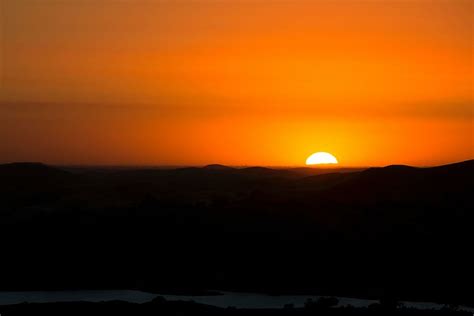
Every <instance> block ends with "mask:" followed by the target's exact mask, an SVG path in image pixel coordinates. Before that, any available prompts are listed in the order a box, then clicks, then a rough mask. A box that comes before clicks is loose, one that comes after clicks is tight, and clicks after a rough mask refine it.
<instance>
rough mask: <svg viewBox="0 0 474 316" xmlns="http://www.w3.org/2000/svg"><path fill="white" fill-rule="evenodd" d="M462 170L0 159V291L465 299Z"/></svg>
mask: <svg viewBox="0 0 474 316" xmlns="http://www.w3.org/2000/svg"><path fill="white" fill-rule="evenodd" d="M473 168H474V160H469V161H465V162H461V163H456V164H451V165H446V166H439V167H432V168H414V167H409V166H387V167H382V168H366V169H363V170H361V169H331V170H330V171H331V172H329V173H327V172H326V171H320V170H319V169H314V170H313V169H309V170H307V168H286V169H285V168H280V169H272V168H263V167H250V168H233V167H226V166H222V165H209V166H206V167H202V168H197V167H190V168H177V169H121V168H117V169H114V170H107V171H106V172H105V171H101V170H98V169H94V168H91V169H87V168H83V169H81V172H72V171H70V169H68V168H59V167H54V166H46V165H43V164H37V163H34V164H31V163H21V164H7V165H0V201H1V202H0V203H1V211H0V219H1V221H0V238H2V240H6V241H8V242H6V243H5V244H4V246H3V249H2V258H8V260H3V261H2V269H0V278H1V280H2V282H1V284H0V287H1V289H3V290H27V289H41V290H45V289H77V288H84V289H103V288H108V289H110V288H138V289H147V290H153V291H158V292H159V291H160V290H162V291H179V290H180V289H190V290H192V291H196V292H199V291H202V290H206V289H232V290H247V291H261V292H271V293H302V292H305V293H320V294H323V295H340V296H361V297H367V298H381V297H385V296H387V295H388V296H391V297H396V298H403V299H407V300H425V301H439V302H449V303H464V304H474V301H473V297H474V296H472V292H471V291H469V290H466V289H468V288H469V285H470V284H472V283H473V282H474V277H473V271H472V266H474V262H473V260H472V258H471V257H470V251H469V250H470V248H471V240H472V225H473V224H474V216H473V209H474V208H473V202H472V197H471V195H472V192H474V185H473V184H474V181H473ZM314 173H319V174H316V175H315V174H314Z"/></svg>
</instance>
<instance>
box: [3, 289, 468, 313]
mask: <svg viewBox="0 0 474 316" xmlns="http://www.w3.org/2000/svg"><path fill="white" fill-rule="evenodd" d="M218 292H220V293H221V294H222V295H209V296H190V295H159V294H152V293H147V292H142V291H136V290H80V291H25V292H0V305H10V304H19V303H24V302H27V303H53V302H77V301H86V302H102V301H114V300H120V301H125V302H130V303H145V302H149V301H151V300H152V299H154V298H155V297H157V296H162V297H164V298H165V299H167V300H171V301H173V300H174V301H177V300H181V301H194V302H197V303H202V304H208V305H213V306H218V307H230V306H233V307H236V308H282V307H283V306H284V305H286V304H293V305H294V306H295V307H302V306H304V303H305V302H306V301H307V300H308V299H313V300H317V299H318V298H319V297H321V296H317V295H278V296H274V295H267V294H260V293H242V292H226V291H218ZM337 299H338V300H339V306H347V305H350V306H354V307H367V306H369V305H370V304H373V303H377V301H376V300H366V299H357V298H348V297H337ZM402 303H403V305H404V306H406V307H413V308H418V309H440V308H442V307H443V306H444V305H443V304H436V303H429V302H402ZM460 309H462V310H466V311H470V312H474V308H471V307H466V306H461V307H460Z"/></svg>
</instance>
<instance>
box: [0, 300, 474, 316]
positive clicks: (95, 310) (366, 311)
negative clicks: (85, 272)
mask: <svg viewBox="0 0 474 316" xmlns="http://www.w3.org/2000/svg"><path fill="white" fill-rule="evenodd" d="M0 313H1V314H2V315H9V316H16V315H49V316H56V315H57V316H60V315H61V316H63V315H69V316H75V315H77V316H79V315H81V316H82V315H101V316H102V315H117V316H121V315H123V316H129V315H134V316H135V315H137V316H140V315H180V316H187V315H190V316H194V315H209V316H214V315H224V316H226V315H235V316H251V315H258V316H262V315H263V316H267V315H268V316H276V315H301V316H311V315H315V316H316V315H322V316H325V315H328V316H358V315H367V316H380V315H386V316H392V315H393V316H411V315H416V316H471V315H472V314H471V313H469V312H462V311H457V310H455V309H452V308H444V309H442V310H423V311H420V310H415V309H409V308H388V307H386V306H382V305H380V304H374V305H371V306H369V307H367V308H354V307H331V306H328V305H327V304H326V302H313V303H311V304H306V306H305V307H304V308H294V307H292V306H287V307H285V308H282V309H236V308H218V307H212V306H208V305H202V304H197V303H193V302H183V301H175V302H171V301H165V300H164V299H160V298H158V299H155V300H154V301H152V302H150V303H143V304H134V303H125V302H119V301H115V302H102V303H86V302H78V303H42V304H18V305H9V306H0Z"/></svg>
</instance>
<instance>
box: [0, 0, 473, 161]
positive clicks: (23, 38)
mask: <svg viewBox="0 0 474 316" xmlns="http://www.w3.org/2000/svg"><path fill="white" fill-rule="evenodd" d="M473 20H474V8H473V2H472V1H469V0H467V1H464V0H396V1H395V0H386V1H376V0H365V1H357V0H331V1H330V0H321V1H318V0H313V1H309V0H308V1H304V0H294V1H289V0H288V1H273V0H268V1H263V0H260V1H257V0H233V1H231V0H228V1H224V0H206V1H204V0H203V1H199V0H175V1H171V0H162V1H160V0H156V1H153V0H146V1H145V0H133V1H132V0H100V1H99V0H96V1H94V0H0V163H2V162H12V161H41V162H45V163H50V164H75V165H77V164H85V165H205V164H209V163H222V164H227V165H239V166H244V165H265V166H299V165H303V164H304V163H305V160H306V158H307V157H308V156H309V155H310V154H312V153H314V152H317V151H326V152H330V153H332V154H333V155H334V156H336V157H337V159H338V160H339V163H340V164H341V165H343V166H383V165H389V164H409V165H415V166H430V165H439V164H445V163H451V162H457V161H463V160H467V159H472V158H474V126H473V124H474V120H473V119H474V116H473V109H474V102H473V69H474V68H473V24H472V23H473Z"/></svg>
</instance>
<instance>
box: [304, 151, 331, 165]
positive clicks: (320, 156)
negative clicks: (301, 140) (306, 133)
mask: <svg viewBox="0 0 474 316" xmlns="http://www.w3.org/2000/svg"><path fill="white" fill-rule="evenodd" d="M337 163H338V161H337V159H336V157H334V156H333V155H331V154H330V153H326V152H324V151H320V152H317V153H314V154H312V155H311V156H309V157H308V159H306V164H307V165H326V164H337Z"/></svg>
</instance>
